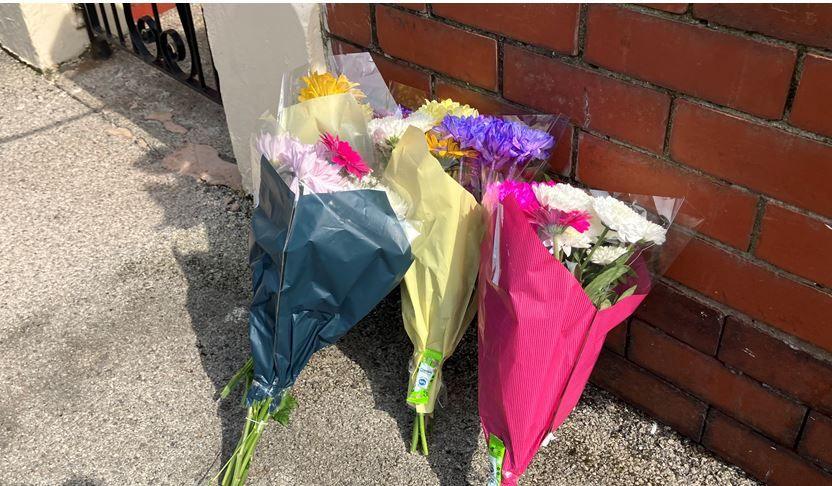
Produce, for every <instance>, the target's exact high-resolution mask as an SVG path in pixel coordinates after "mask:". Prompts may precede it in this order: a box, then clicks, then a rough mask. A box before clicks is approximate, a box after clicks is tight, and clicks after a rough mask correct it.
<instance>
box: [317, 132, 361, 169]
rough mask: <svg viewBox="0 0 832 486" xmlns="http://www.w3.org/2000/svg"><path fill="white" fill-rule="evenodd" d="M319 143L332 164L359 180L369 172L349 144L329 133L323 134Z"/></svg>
mask: <svg viewBox="0 0 832 486" xmlns="http://www.w3.org/2000/svg"><path fill="white" fill-rule="evenodd" d="M321 143H322V144H323V145H324V147H326V148H327V150H328V151H329V153H330V156H331V157H332V162H333V163H335V164H337V165H340V166H341V167H343V168H344V169H346V171H347V172H349V173H350V174H352V175H354V176H355V177H357V178H358V179H359V180H361V178H362V177H364V176H365V175H367V174H369V173H370V172H371V170H370V168H369V167H368V166H367V164H366V163H365V162H364V159H362V158H361V154H359V153H358V152H356V151H355V150H353V148H352V146H350V144H349V142H347V141H345V140H341V139H340V138H338V137H337V136H336V135H333V134H331V133H324V134H323V135H321Z"/></svg>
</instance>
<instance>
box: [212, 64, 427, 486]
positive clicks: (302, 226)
mask: <svg viewBox="0 0 832 486" xmlns="http://www.w3.org/2000/svg"><path fill="white" fill-rule="evenodd" d="M332 64H333V66H334V68H331V69H330V71H327V72H320V71H316V70H314V69H310V68H309V67H304V68H302V69H301V70H300V71H298V72H296V73H293V74H292V75H289V76H287V77H286V78H284V86H283V90H282V93H281V102H280V106H279V109H278V112H277V114H276V116H274V117H265V118H264V119H267V120H269V121H270V122H271V123H273V126H272V127H270V129H269V130H266V129H264V130H263V131H262V132H261V133H260V134H258V135H257V136H255V137H254V141H253V145H254V149H255V151H254V153H255V154H256V157H257V160H258V162H259V163H258V164H256V166H257V168H258V170H257V171H256V172H255V171H252V172H253V173H256V174H257V180H258V181H259V192H258V193H257V194H256V200H257V206H256V209H255V211H254V214H253V215H252V223H251V252H250V265H251V270H252V281H253V299H252V303H251V313H250V320H249V331H250V338H251V354H252V357H251V359H249V361H248V362H247V363H246V364H245V365H244V366H243V368H242V369H241V370H240V371H239V372H238V373H237V374H236V375H235V376H234V377H233V378H232V379H231V381H230V382H229V384H228V385H227V386H226V388H225V389H224V390H223V392H222V394H223V396H225V395H227V394H228V393H229V392H230V390H231V389H232V388H233V387H234V386H236V385H237V384H238V383H240V382H243V383H245V386H246V398H245V400H246V406H247V408H248V413H247V417H246V422H245V424H244V429H243V433H242V436H241V437H240V441H239V443H238V445H237V448H236V449H235V451H234V452H233V454H232V456H231V458H230V459H229V461H228V462H227V463H226V465H225V466H224V467H223V470H222V471H220V474H223V472H224V475H223V478H222V484H223V485H231V484H242V483H244V482H245V480H246V478H247V475H248V470H249V465H250V463H251V460H252V457H253V453H254V450H255V448H256V446H257V442H258V441H259V439H260V436H261V435H262V433H263V431H264V429H265V426H266V424H267V421H268V420H269V418H271V419H274V420H276V421H278V422H281V423H286V421H287V420H288V414H289V412H290V411H291V409H292V408H293V407H294V406H295V404H294V400H293V399H292V398H291V396H290V394H289V389H290V387H291V386H292V385H293V384H294V382H295V380H296V379H297V377H298V375H299V373H300V372H301V370H302V369H303V367H304V366H305V365H306V363H307V362H308V361H309V359H310V357H311V356H312V354H313V353H314V352H315V351H317V350H319V349H321V348H323V347H324V346H327V345H330V344H332V343H334V342H336V341H337V340H338V339H339V338H340V337H341V336H343V335H344V334H345V333H346V332H347V331H348V330H349V329H350V328H352V326H354V325H355V324H356V323H357V322H358V321H359V320H360V319H361V318H363V317H364V316H365V315H366V314H367V313H368V312H369V311H370V310H371V309H372V308H373V307H374V306H375V305H376V304H377V303H378V302H379V301H380V300H381V299H382V298H383V297H384V296H385V295H387V294H388V293H389V292H390V291H391V290H392V289H393V288H394V287H395V286H396V285H397V284H398V283H399V281H400V280H401V278H402V277H403V276H404V274H405V272H406V271H407V269H408V268H409V267H410V265H411V263H412V260H413V256H412V251H411V244H412V243H413V242H414V240H415V239H417V237H418V235H419V229H418V228H419V224H420V223H419V216H418V214H417V212H416V210H415V208H414V207H412V206H411V205H410V203H409V202H410V201H414V200H418V195H416V194H408V193H406V192H404V191H406V190H414V191H415V190H418V189H419V186H418V184H416V185H411V184H406V183H402V184H399V183H398V182H400V181H398V178H399V176H398V175H397V174H395V173H388V172H389V171H386V170H384V169H383V168H380V167H379V166H378V164H377V161H376V160H375V158H374V149H373V144H372V142H371V139H370V137H369V134H368V132H367V121H368V119H369V117H370V116H371V114H372V112H373V111H375V106H382V108H383V105H384V103H386V102H384V99H385V98H384V97H383V96H381V97H380V99H381V100H382V101H383V103H382V105H378V104H376V105H375V106H374V105H372V104H371V103H370V102H368V98H367V95H365V93H364V92H363V91H361V90H360V88H361V87H360V86H359V85H358V84H357V83H355V82H353V81H351V80H350V78H349V77H348V75H349V74H348V70H347V69H345V66H352V67H358V68H361V70H360V71H359V73H358V74H359V75H360V76H363V77H364V78H365V80H366V81H367V84H368V85H371V86H372V85H375V86H378V85H381V86H382V87H384V84H383V81H382V80H381V77H380V76H379V75H378V73H377V71H374V66H373V65H372V60H371V58H370V57H369V55H367V54H357V55H348V56H339V57H336V58H335V59H334V60H332ZM373 73H375V77H376V78H377V79H376V80H373ZM360 76H359V77H360ZM385 92H386V88H385ZM388 97H389V94H388ZM391 103H392V101H391ZM388 182H389V183H388ZM404 182H409V181H404ZM391 184H397V186H396V187H400V188H402V189H401V191H402V192H399V190H397V189H394V188H393V186H392V185H391Z"/></svg>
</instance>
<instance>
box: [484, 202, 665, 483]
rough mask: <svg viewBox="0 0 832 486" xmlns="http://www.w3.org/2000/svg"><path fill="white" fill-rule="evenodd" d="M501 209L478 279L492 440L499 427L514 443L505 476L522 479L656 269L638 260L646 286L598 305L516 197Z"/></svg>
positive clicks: (487, 428)
mask: <svg viewBox="0 0 832 486" xmlns="http://www.w3.org/2000/svg"><path fill="white" fill-rule="evenodd" d="M498 208H499V206H496V207H495V208H494V211H492V212H491V213H490V218H489V219H490V222H489V228H488V232H487V235H486V237H485V239H484V241H483V245H482V253H481V264H480V275H479V284H478V285H479V299H480V300H479V317H478V326H479V336H478V340H479V350H478V353H479V355H478V364H479V413H480V420H481V421H482V427H483V431H484V432H485V438H486V442H487V441H488V437H489V434H494V435H496V436H497V437H499V438H500V439H501V440H502V441H503V442H504V443H505V446H506V454H505V459H504V460H503V484H504V485H514V484H516V483H517V479H518V478H519V476H520V475H521V474H523V472H524V471H525V470H526V467H528V465H529V463H530V462H531V460H532V458H533V457H534V454H535V453H536V452H537V450H538V449H539V448H540V445H541V442H542V441H543V439H544V438H545V437H546V435H547V434H548V433H549V431H554V430H555V429H556V428H557V427H558V426H560V424H561V423H563V421H564V420H565V419H566V417H567V416H568V415H569V412H571V411H572V409H573V408H574V407H575V405H576V404H577V403H578V399H579V398H580V396H581V393H582V392H583V389H584V387H585V386H586V383H587V381H588V380H589V375H590V373H591V372H592V367H593V366H594V365H595V362H596V361H597V360H598V355H599V353H600V352H601V347H602V346H603V344H604V338H605V336H606V335H607V332H609V331H610V330H611V329H612V328H613V327H615V326H616V325H617V324H619V323H621V322H622V321H624V320H625V319H626V318H627V317H628V316H630V314H632V313H633V312H634V311H635V309H636V307H638V305H639V304H640V303H641V301H642V300H644V297H645V296H646V294H647V292H648V291H649V289H650V276H649V274H648V272H647V268H646V266H645V265H644V264H643V263H642V264H641V265H634V267H635V268H634V270H636V272H637V274H638V276H639V278H638V287H637V290H636V293H635V294H634V295H632V296H630V297H627V298H625V299H623V300H622V301H621V302H619V303H617V304H615V305H613V306H612V307H609V308H607V309H604V310H602V311H598V310H597V309H596V308H595V306H594V305H593V304H592V302H591V301H590V300H589V298H588V297H587V295H586V293H585V292H584V290H583V289H582V288H581V284H580V282H578V281H577V280H576V279H575V277H574V276H573V275H572V274H571V273H570V272H569V270H568V269H566V267H564V266H563V264H561V263H560V262H559V261H557V260H556V259H555V258H554V257H553V256H552V255H551V254H549V252H548V251H547V250H546V248H545V247H544V246H543V244H542V243H541V241H540V239H539V238H538V236H537V235H536V234H535V232H534V229H533V228H532V227H531V225H530V224H529V222H528V220H527V219H526V216H525V214H524V213H523V211H522V210H521V209H520V206H519V205H518V204H517V202H516V201H515V200H514V198H513V197H512V196H509V197H507V198H506V199H505V200H504V201H503V203H502V211H500V210H498ZM500 218H501V219H502V223H501V224H500V222H499V221H498V219H500ZM498 225H499V226H498ZM495 231H496V234H495ZM495 241H497V245H498V248H497V252H493V251H492V250H493V249H494V242H495ZM495 271H496V272H497V273H496V276H495ZM495 280H496V282H497V284H496V285H495V283H494V281H495ZM631 285H632V284H631Z"/></svg>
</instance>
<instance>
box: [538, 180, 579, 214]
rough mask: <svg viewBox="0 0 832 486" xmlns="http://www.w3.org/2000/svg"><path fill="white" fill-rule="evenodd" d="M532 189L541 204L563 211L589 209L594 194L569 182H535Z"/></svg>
mask: <svg viewBox="0 0 832 486" xmlns="http://www.w3.org/2000/svg"><path fill="white" fill-rule="evenodd" d="M532 190H533V191H534V195H535V196H536V197H537V201H538V202H539V203H540V205H541V206H546V207H548V208H549V209H559V210H561V211H589V210H591V209H592V196H590V195H589V194H587V193H586V192H584V191H583V190H581V189H578V188H577V187H573V186H570V185H569V184H555V185H549V184H533V185H532Z"/></svg>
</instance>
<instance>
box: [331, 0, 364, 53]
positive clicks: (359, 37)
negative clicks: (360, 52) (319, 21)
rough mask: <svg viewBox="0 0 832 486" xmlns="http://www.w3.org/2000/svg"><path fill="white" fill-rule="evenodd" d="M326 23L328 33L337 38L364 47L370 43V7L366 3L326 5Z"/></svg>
mask: <svg viewBox="0 0 832 486" xmlns="http://www.w3.org/2000/svg"><path fill="white" fill-rule="evenodd" d="M326 23H327V26H328V27H329V32H330V33H332V34H335V35H337V36H338V37H342V38H344V39H347V40H350V41H353V42H355V43H356V44H361V45H362V46H365V47H366V46H369V45H370V43H372V40H373V37H372V30H371V27H370V6H369V5H368V4H366V3H328V4H326Z"/></svg>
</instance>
